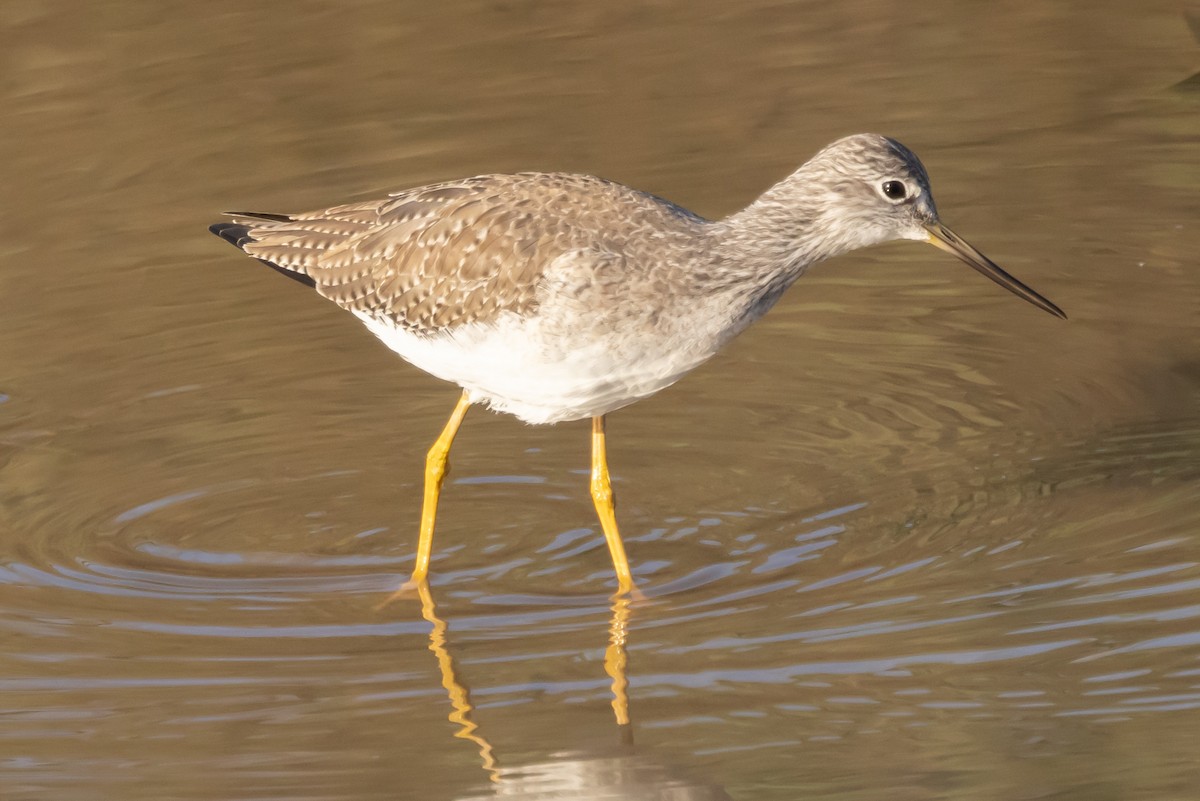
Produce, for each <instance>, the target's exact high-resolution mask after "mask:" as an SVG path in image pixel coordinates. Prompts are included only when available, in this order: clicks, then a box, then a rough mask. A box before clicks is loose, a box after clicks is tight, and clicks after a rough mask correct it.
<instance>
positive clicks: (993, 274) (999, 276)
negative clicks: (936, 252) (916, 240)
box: [925, 222, 1067, 320]
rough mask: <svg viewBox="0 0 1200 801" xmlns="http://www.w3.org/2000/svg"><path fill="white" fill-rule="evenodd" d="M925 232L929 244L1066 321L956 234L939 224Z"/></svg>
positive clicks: (930, 225)
mask: <svg viewBox="0 0 1200 801" xmlns="http://www.w3.org/2000/svg"><path fill="white" fill-rule="evenodd" d="M925 230H926V231H927V232H928V233H929V244H931V245H933V246H934V247H937V248H941V249H942V250H944V251H946V252H947V253H953V254H954V255H955V256H958V257H959V258H960V259H962V260H963V261H965V262H966V263H967V264H969V265H970V266H971V267H973V268H974V269H976V270H978V271H979V272H980V273H982V274H983V275H985V276H987V277H988V278H990V279H991V280H993V281H995V282H996V283H997V284H999V285H1000V286H1002V287H1004V288H1005V289H1007V290H1008V291H1009V292H1011V293H1013V294H1014V295H1016V296H1017V297H1019V298H1021V299H1023V300H1027V301H1029V302H1030V303H1032V304H1033V305H1034V306H1037V307H1038V308H1039V309H1042V310H1043V311H1047V312H1050V313H1051V314H1053V315H1054V316H1055V317H1061V318H1062V319H1064V320H1065V319H1067V315H1066V313H1065V312H1063V310H1062V309H1060V308H1058V306H1056V305H1054V304H1053V303H1051V302H1050V301H1049V300H1047V299H1046V298H1044V297H1042V296H1041V295H1040V294H1038V293H1037V292H1035V291H1034V290H1032V289H1030V288H1029V287H1027V286H1025V284H1023V283H1021V282H1020V281H1018V280H1017V279H1016V278H1014V277H1012V276H1011V275H1009V274H1008V273H1006V272H1004V270H1002V269H1000V266H999V265H998V264H996V263H995V262H994V261H992V260H991V259H989V258H988V257H987V256H985V255H983V254H982V253H980V252H979V251H978V250H976V249H975V248H973V247H971V245H969V244H967V242H966V241H964V240H963V239H962V238H961V237H960V236H959V235H958V234H956V233H954V232H953V231H951V230H950V229H949V228H947V227H946V226H944V225H942V224H941V223H940V222H932V223H928V224H926V226H925Z"/></svg>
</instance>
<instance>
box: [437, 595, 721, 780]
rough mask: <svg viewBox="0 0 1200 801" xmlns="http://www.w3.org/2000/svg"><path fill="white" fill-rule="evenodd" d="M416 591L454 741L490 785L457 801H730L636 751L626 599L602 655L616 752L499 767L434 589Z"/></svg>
mask: <svg viewBox="0 0 1200 801" xmlns="http://www.w3.org/2000/svg"><path fill="white" fill-rule="evenodd" d="M416 589H417V592H418V594H419V595H420V598H421V615H422V616H423V617H424V618H425V619H426V620H427V621H429V623H430V625H431V626H433V628H432V629H431V630H430V632H429V650H430V651H432V652H433V654H434V656H435V657H437V664H438V670H439V671H440V673H441V678H442V686H443V687H444V688H445V689H446V693H447V695H448V696H449V699H450V707H451V711H450V714H449V720H450V722H451V723H452V724H454V725H455V727H456V728H457V731H456V732H455V733H454V736H455V737H457V738H459V739H463V740H468V741H470V742H471V743H473V744H474V746H475V747H476V749H478V751H479V760H480V765H481V767H482V768H483V770H484V772H485V773H486V774H487V777H488V779H489V782H490V784H491V790H490V792H485V793H482V794H479V795H472V796H465V797H462V798H461V799H460V801H485V799H488V798H507V797H520V798H522V799H526V801H560V800H561V799H566V798H570V799H573V800H574V801H591V800H594V801H600V800H601V799H623V800H628V801H728V799H729V796H728V794H726V793H725V791H724V790H722V789H721V788H720V787H717V786H715V785H708V784H702V783H697V782H694V781H692V780H689V779H687V778H686V777H683V776H681V775H679V774H678V773H676V772H675V771H673V770H671V769H670V768H668V767H667V766H665V765H663V764H661V763H659V762H657V761H655V760H653V759H651V758H650V757H649V756H647V755H646V754H645V753H643V752H642V750H641V749H638V748H636V747H635V745H634V742H633V725H632V722H631V720H630V714H629V693H628V689H629V679H628V675H627V669H628V664H629V657H628V652H627V650H626V642H627V637H628V633H629V619H630V614H631V611H632V610H631V606H630V604H631V601H630V599H629V598H628V597H626V596H617V597H615V598H613V599H612V606H611V610H612V617H611V618H610V621H609V626H608V646H607V648H606V649H605V651H604V671H605V673H607V674H608V677H609V679H611V681H612V684H611V688H612V708H613V717H614V719H615V721H616V724H617V738H616V743H615V745H614V747H613V748H612V749H611V750H606V751H605V752H604V753H580V752H566V753H561V754H554V755H552V758H551V759H549V760H547V761H545V762H537V763H532V764H524V765H501V764H500V760H499V758H498V757H497V755H496V749H495V747H494V746H493V745H492V743H491V741H490V740H489V739H488V738H487V736H486V735H485V734H484V733H483V731H482V730H481V727H480V725H479V723H478V721H477V720H476V719H475V717H476V714H475V707H474V704H472V702H471V692H470V690H469V689H468V688H467V686H466V685H465V684H463V682H462V679H461V678H460V676H459V671H458V668H457V665H456V664H455V660H454V656H453V655H452V654H451V651H450V642H449V639H448V637H447V633H448V626H447V624H446V621H445V620H443V619H442V618H440V617H438V614H437V606H436V604H435V602H434V598H433V591H432V590H431V589H430V587H429V585H428V584H425V583H422V584H420V585H418V586H417V588H416Z"/></svg>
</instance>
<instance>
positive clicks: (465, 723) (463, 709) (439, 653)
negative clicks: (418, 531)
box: [416, 581, 500, 782]
mask: <svg viewBox="0 0 1200 801" xmlns="http://www.w3.org/2000/svg"><path fill="white" fill-rule="evenodd" d="M416 590H417V593H418V594H420V596H421V617H423V618H425V619H426V620H428V621H429V622H430V624H432V625H433V629H432V630H431V631H430V632H429V650H430V651H433V655H434V656H436V657H437V662H438V670H439V671H441V674H442V686H443V687H444V688H446V692H447V693H448V694H449V696H450V706H451V707H452V711H451V712H450V716H449V720H450V722H451V723H453V724H454V725H456V726H458V731H457V732H455V733H454V736H455V737H460V738H462V739H464V740H470V741H471V742H473V743H475V746H476V747H477V748H478V749H479V757H480V759H481V760H482V761H483V769H484V770H485V771H487V774H488V778H489V779H490V780H491V781H493V782H498V781H500V768H499V766H498V765H497V764H496V755H495V751H494V749H493V748H492V744H491V743H490V742H488V740H487V738H486V737H484V736H483V735H481V734H479V733H478V731H479V724H477V723H476V722H475V721H473V720H472V719H471V718H472V716H473V715H474V713H475V705H474V704H472V703H471V692H470V690H468V689H467V687H466V685H464V684H463V683H462V682H461V681H460V680H459V678H458V670H457V668H456V666H455V664H454V657H452V656H451V655H450V651H449V650H448V649H447V648H446V621H444V620H442V619H441V618H440V617H438V616H437V607H436V606H435V605H434V603H433V593H432V592H431V591H430V589H429V583H428V582H425V581H422V582H420V583H419V584H417V586H416Z"/></svg>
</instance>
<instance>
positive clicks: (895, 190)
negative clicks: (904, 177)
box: [880, 181, 908, 200]
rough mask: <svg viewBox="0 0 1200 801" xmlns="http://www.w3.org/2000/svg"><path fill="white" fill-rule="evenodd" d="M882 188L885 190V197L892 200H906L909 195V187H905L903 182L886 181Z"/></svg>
mask: <svg viewBox="0 0 1200 801" xmlns="http://www.w3.org/2000/svg"><path fill="white" fill-rule="evenodd" d="M880 188H881V189H882V190H883V194H884V197H887V198H889V199H890V200H904V198H905V196H906V195H907V194H908V187H906V186H905V185H904V182H903V181H884V182H883V186H882V187H880Z"/></svg>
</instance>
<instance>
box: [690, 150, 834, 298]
mask: <svg viewBox="0 0 1200 801" xmlns="http://www.w3.org/2000/svg"><path fill="white" fill-rule="evenodd" d="M813 186H819V184H817V183H814V182H812V181H809V180H808V178H807V176H805V175H804V168H803V167H802V168H801V169H800V170H799V171H797V172H796V173H793V174H792V175H791V176H789V177H788V178H786V179H784V180H783V181H780V182H779V183H778V184H776V185H775V186H773V187H771V188H770V189H768V190H767V191H766V192H764V193H763V194H762V196H761V197H759V198H758V199H757V200H755V201H754V202H753V203H751V204H750V205H749V206H747V207H746V208H744V209H742V210H741V211H739V212H737V213H736V214H733V215H730V216H729V217H726V218H725V219H723V220H718V221H716V222H713V223H711V226H712V234H713V239H714V242H715V247H714V248H713V254H712V255H713V258H714V260H715V261H716V262H717V263H716V264H715V265H714V267H715V268H716V269H714V270H713V271H712V272H713V274H714V276H719V277H720V279H721V280H722V282H724V283H726V284H728V285H730V286H733V285H737V286H741V287H743V288H745V289H748V290H750V291H754V292H758V293H762V292H775V293H781V292H782V291H783V290H784V289H787V287H789V286H791V285H792V283H793V282H795V280H796V279H797V278H799V277H800V276H801V275H803V274H804V273H805V271H806V270H807V269H808V268H809V267H811V266H813V265H814V264H817V263H818V262H821V261H824V260H825V259H828V258H830V257H832V256H836V255H838V254H839V253H844V252H845V251H846V250H849V249H851V247H853V245H852V244H850V243H843V242H841V241H839V240H838V239H837V238H836V237H834V236H833V235H831V232H832V231H835V230H837V227H836V226H828V225H825V224H824V221H823V212H824V210H825V209H826V208H828V206H829V202H830V198H827V197H825V196H824V194H823V193H821V192H819V191H814V190H812V189H811V188H810V187H813Z"/></svg>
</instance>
